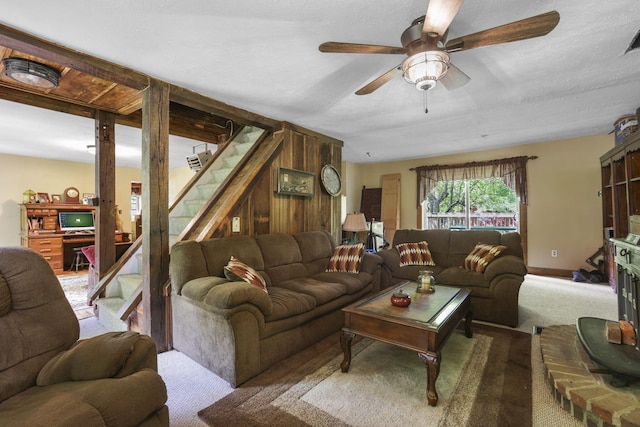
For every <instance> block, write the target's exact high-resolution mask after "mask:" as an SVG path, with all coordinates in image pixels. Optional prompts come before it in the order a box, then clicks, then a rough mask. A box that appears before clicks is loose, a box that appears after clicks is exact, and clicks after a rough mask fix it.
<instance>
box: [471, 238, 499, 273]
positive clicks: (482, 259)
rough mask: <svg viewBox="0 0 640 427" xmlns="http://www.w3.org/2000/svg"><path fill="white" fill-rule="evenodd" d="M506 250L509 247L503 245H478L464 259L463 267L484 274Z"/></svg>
mask: <svg viewBox="0 0 640 427" xmlns="http://www.w3.org/2000/svg"><path fill="white" fill-rule="evenodd" d="M505 249H507V247H506V246H502V245H488V244H485V243H478V244H477V245H476V246H475V247H474V248H473V250H472V251H471V252H470V253H469V255H467V257H466V258H465V259H464V264H463V267H464V268H465V269H467V270H472V271H473V270H475V271H477V272H478V273H484V270H485V269H486V268H487V266H488V265H489V264H490V263H491V262H492V261H493V260H494V259H496V258H497V257H499V256H500V254H501V253H502V252H504V250H505Z"/></svg>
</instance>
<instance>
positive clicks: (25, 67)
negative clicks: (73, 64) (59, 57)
mask: <svg viewBox="0 0 640 427" xmlns="http://www.w3.org/2000/svg"><path fill="white" fill-rule="evenodd" d="M2 66H3V68H4V74H5V75H6V76H7V77H9V78H11V79H13V80H15V81H17V82H20V83H24V84H26V85H29V86H33V87H37V88H40V89H55V88H57V87H58V82H59V80H60V73H58V72H57V71H56V70H54V69H52V68H49V67H47V66H46V65H42V64H39V63H37V62H33V61H29V60H28V59H22V58H5V59H3V60H2Z"/></svg>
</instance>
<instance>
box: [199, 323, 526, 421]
mask: <svg viewBox="0 0 640 427" xmlns="http://www.w3.org/2000/svg"><path fill="white" fill-rule="evenodd" d="M473 332H474V335H473V337H472V338H470V339H469V338H466V337H465V336H464V333H463V331H461V330H456V331H454V333H453V334H452V336H451V338H450V339H449V341H448V342H447V344H446V345H445V347H444V349H443V351H442V360H441V367H440V375H439V377H438V380H437V383H436V389H437V392H438V395H439V400H438V404H437V406H435V407H433V406H429V405H428V404H427V400H426V368H425V366H424V364H423V363H422V362H421V361H420V359H419V358H418V356H417V354H416V353H415V352H412V351H409V350H404V349H401V348H398V347H395V346H392V345H389V344H385V343H381V342H377V341H373V340H370V339H366V338H365V339H360V340H358V341H357V342H356V341H355V340H354V344H353V348H352V361H351V367H350V369H349V372H348V373H342V372H341V371H340V362H341V361H342V358H343V356H342V350H341V349H340V345H339V336H338V335H337V334H336V335H332V336H330V337H328V338H326V339H325V340H323V341H321V342H319V343H317V344H316V345H314V346H312V347H310V348H308V349H306V350H304V351H303V352H301V353H298V354H297V355H295V356H293V357H291V358H289V359H287V360H285V361H283V362H281V363H279V364H277V365H276V366H274V367H272V368H271V369H269V370H267V371H265V372H264V373H262V374H260V375H259V376H257V377H255V378H254V379H252V380H250V381H248V382H247V383H245V384H243V385H241V386H240V387H238V388H237V389H236V390H234V391H233V392H232V393H231V394H229V395H227V396H225V397H224V398H222V399H220V400H219V401H217V402H216V403H214V404H213V405H211V406H209V407H207V408H205V409H203V410H201V411H200V412H198V415H199V416H200V418H201V419H202V420H203V421H204V422H206V423H207V424H208V425H210V426H219V425H242V426H409V425H411V426H496V425H502V426H531V424H532V384H531V335H529V334H526V333H523V332H519V331H515V330H510V329H502V328H497V327H491V326H486V325H483V324H474V326H473Z"/></svg>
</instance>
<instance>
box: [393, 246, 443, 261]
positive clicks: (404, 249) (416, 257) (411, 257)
mask: <svg viewBox="0 0 640 427" xmlns="http://www.w3.org/2000/svg"><path fill="white" fill-rule="evenodd" d="M396 249H397V250H398V253H399V254H400V267H404V266H405V265H436V263H435V262H433V257H432V256H431V251H430V250H429V244H428V243H427V242H425V241H422V242H417V243H400V244H399V245H396Z"/></svg>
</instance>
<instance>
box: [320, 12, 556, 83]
mask: <svg viewBox="0 0 640 427" xmlns="http://www.w3.org/2000/svg"><path fill="white" fill-rule="evenodd" d="M463 2H464V0H430V1H429V6H428V8H427V14H426V15H425V16H421V17H419V18H417V19H415V20H414V21H413V22H412V23H411V26H410V27H409V28H407V29H406V30H405V31H404V32H403V33H402V36H401V37H400V40H401V42H402V46H403V47H394V46H380V45H371V44H359V43H342V42H325V43H322V44H321V45H320V46H319V49H320V51H321V52H333V53H383V54H405V55H407V56H408V57H407V58H406V59H405V60H404V61H403V62H402V63H401V64H400V65H397V66H395V67H393V68H392V69H391V70H389V71H387V72H386V73H384V74H383V75H381V76H380V77H378V78H376V79H374V80H372V81H371V82H369V83H367V84H366V85H365V86H363V87H361V88H360V89H358V91H356V95H367V94H370V93H372V92H373V91H375V90H376V89H378V88H379V87H381V86H382V85H383V84H385V83H387V82H388V81H389V80H391V79H392V78H394V77H396V76H398V75H402V76H403V77H404V79H405V80H406V81H407V82H408V83H411V84H414V85H415V86H416V89H418V90H424V91H427V90H429V89H432V88H433V87H435V86H436V83H437V82H438V81H440V82H442V84H443V85H444V87H446V88H447V89H448V90H453V89H457V88H459V87H461V86H463V85H465V84H466V83H468V82H469V80H470V78H469V76H467V75H466V74H465V73H463V72H462V71H460V69H458V68H457V67H456V66H455V65H453V64H452V63H451V61H450V55H449V54H450V53H453V52H459V51H462V50H469V49H475V48H477V47H482V46H489V45H492V44H498V43H507V42H512V41H517V40H525V39H531V38H535V37H541V36H544V35H546V34H548V33H549V32H551V30H553V29H554V28H555V27H556V25H558V22H559V21H560V14H559V13H558V12H556V11H551V12H547V13H543V14H541V15H537V16H533V17H531V18H526V19H523V20H520V21H515V22H511V23H509V24H505V25H501V26H498V27H494V28H490V29H487V30H484V31H480V32H477V33H473V34H469V35H466V36H463V37H458V38H455V39H452V40H446V37H447V33H448V29H449V25H450V24H451V21H453V18H454V17H455V16H456V14H457V13H458V10H459V9H460V6H462V3H463Z"/></svg>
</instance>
